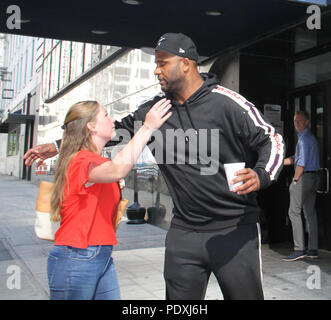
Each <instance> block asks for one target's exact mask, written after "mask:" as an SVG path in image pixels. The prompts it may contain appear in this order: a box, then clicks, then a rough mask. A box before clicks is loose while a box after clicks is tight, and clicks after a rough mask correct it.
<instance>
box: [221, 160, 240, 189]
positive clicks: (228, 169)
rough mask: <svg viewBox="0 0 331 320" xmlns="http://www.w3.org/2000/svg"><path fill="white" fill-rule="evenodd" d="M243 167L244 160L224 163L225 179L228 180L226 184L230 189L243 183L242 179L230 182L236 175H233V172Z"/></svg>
mask: <svg viewBox="0 0 331 320" xmlns="http://www.w3.org/2000/svg"><path fill="white" fill-rule="evenodd" d="M244 168H245V162H234V163H224V169H225V174H226V179H227V180H228V186H229V189H230V191H232V190H233V188H236V187H238V186H240V185H242V184H243V182H242V181H241V182H238V183H236V184H232V180H234V179H235V178H236V177H237V176H235V175H234V174H235V172H237V171H238V170H240V169H244Z"/></svg>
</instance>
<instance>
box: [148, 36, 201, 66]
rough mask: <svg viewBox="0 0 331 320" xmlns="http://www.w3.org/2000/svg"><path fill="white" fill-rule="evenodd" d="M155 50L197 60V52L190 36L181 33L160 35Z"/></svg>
mask: <svg viewBox="0 0 331 320" xmlns="http://www.w3.org/2000/svg"><path fill="white" fill-rule="evenodd" d="M155 50H158V51H164V52H169V53H172V54H174V55H176V56H180V57H183V58H188V59H190V60H194V61H198V58H199V54H198V51H197V48H196V46H195V44H194V42H193V41H192V39H191V38H189V37H188V36H186V35H185V34H182V33H166V34H164V35H163V36H161V37H160V39H159V40H158V42H157V45H156V47H155Z"/></svg>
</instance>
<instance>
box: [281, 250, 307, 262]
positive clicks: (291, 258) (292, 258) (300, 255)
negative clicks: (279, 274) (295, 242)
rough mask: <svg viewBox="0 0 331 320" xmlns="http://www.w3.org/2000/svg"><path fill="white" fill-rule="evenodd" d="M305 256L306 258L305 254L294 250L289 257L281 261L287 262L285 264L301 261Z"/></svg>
mask: <svg viewBox="0 0 331 320" xmlns="http://www.w3.org/2000/svg"><path fill="white" fill-rule="evenodd" d="M305 256H306V254H305V252H304V251H299V250H295V251H293V252H292V253H291V254H290V255H288V256H287V257H285V258H283V259H282V261H287V262H290V261H296V260H299V259H303V258H304V257H305Z"/></svg>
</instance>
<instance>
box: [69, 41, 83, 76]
mask: <svg viewBox="0 0 331 320" xmlns="http://www.w3.org/2000/svg"><path fill="white" fill-rule="evenodd" d="M83 67H84V43H80V42H72V43H71V69H70V81H72V80H75V79H76V78H77V77H78V76H80V75H81V74H82V72H83Z"/></svg>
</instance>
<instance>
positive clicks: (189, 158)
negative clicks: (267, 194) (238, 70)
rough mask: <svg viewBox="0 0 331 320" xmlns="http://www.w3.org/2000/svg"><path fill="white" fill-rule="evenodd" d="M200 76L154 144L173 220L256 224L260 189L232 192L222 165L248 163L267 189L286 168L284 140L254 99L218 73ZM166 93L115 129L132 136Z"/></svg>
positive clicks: (204, 225)
mask: <svg viewBox="0 0 331 320" xmlns="http://www.w3.org/2000/svg"><path fill="white" fill-rule="evenodd" d="M201 76H202V78H203V80H204V83H203V85H202V86H201V87H200V88H199V89H198V90H197V91H196V92H195V93H194V94H193V95H192V96H191V97H189V98H188V99H187V100H186V101H185V103H184V104H182V105H180V104H178V103H177V102H176V101H174V100H173V99H172V101H171V103H172V108H171V111H172V113H173V114H172V116H171V117H170V118H169V119H168V120H167V122H166V123H164V125H163V126H162V127H161V128H160V129H159V130H158V131H156V132H155V134H154V136H153V137H152V140H151V143H150V144H149V147H150V149H151V151H152V153H153V154H154V156H155V158H156V161H157V163H158V165H159V168H160V170H161V172H162V175H163V177H164V179H165V181H166V183H167V186H168V189H169V192H170V194H171V197H172V199H173V203H174V211H173V213H174V219H173V221H172V223H173V224H177V225H180V226H182V227H186V228H191V229H197V230H213V229H219V228H223V227H227V226H232V225H236V224H245V223H256V222H257V221H258V215H259V207H258V204H257V200H256V192H253V193H250V194H248V195H237V194H236V193H234V192H231V191H229V187H228V184H227V180H226V176H225V171H224V166H223V165H224V164H225V163H231V162H245V163H246V167H248V168H252V169H253V170H255V171H256V172H257V174H258V176H259V178H260V182H261V188H266V187H268V186H269V185H270V184H271V183H272V182H274V181H275V180H276V179H277V178H278V175H279V173H280V171H281V169H282V165H283V159H284V154H285V150H284V144H283V139H282V137H281V135H279V134H277V133H276V132H275V129H274V128H273V127H272V126H271V125H270V124H269V123H267V122H266V121H265V120H264V119H263V117H262V116H261V114H260V113H259V111H258V110H257V109H256V108H255V107H254V105H253V104H252V103H250V102H248V101H247V100H246V99H245V98H244V97H242V96H241V95H239V94H238V93H236V92H234V91H231V90H229V89H226V88H224V87H221V86H220V85H219V80H218V79H217V77H216V76H214V75H212V74H201ZM164 96H165V95H164V94H163V95H160V96H156V97H154V98H153V99H151V100H149V101H147V102H145V103H144V104H142V105H141V106H140V107H139V108H138V110H136V111H135V112H134V114H132V115H129V116H127V117H125V118H123V119H122V121H121V122H116V127H117V128H124V129H126V130H128V131H129V132H130V134H131V135H132V134H133V133H134V128H136V129H137V128H138V127H139V125H137V123H136V124H135V121H140V122H139V123H138V124H141V123H142V122H143V121H144V119H145V115H146V113H147V112H148V111H149V109H150V108H151V107H152V106H153V105H154V104H155V103H156V102H157V101H158V100H160V99H162V98H164ZM167 98H170V99H171V97H170V96H167ZM120 135H121V133H120Z"/></svg>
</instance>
